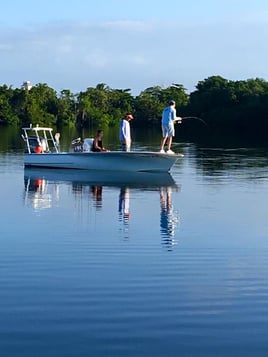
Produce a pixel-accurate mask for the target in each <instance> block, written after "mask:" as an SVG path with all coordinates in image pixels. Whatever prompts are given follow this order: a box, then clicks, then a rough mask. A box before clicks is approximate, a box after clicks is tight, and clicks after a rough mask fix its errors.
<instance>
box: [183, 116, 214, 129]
mask: <svg viewBox="0 0 268 357" xmlns="http://www.w3.org/2000/svg"><path fill="white" fill-rule="evenodd" d="M185 119H196V120H199V121H201V122H202V123H203V124H204V125H206V126H207V127H208V124H207V123H206V122H205V121H204V120H203V119H201V118H199V117H192V116H188V117H181V120H180V119H178V120H176V121H178V122H182V121H183V120H185Z"/></svg>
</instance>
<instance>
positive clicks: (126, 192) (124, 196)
mask: <svg viewBox="0 0 268 357" xmlns="http://www.w3.org/2000/svg"><path fill="white" fill-rule="evenodd" d="M129 200H130V189H129V188H128V187H121V189H120V194H119V208H118V210H119V220H120V221H123V222H125V223H127V222H128V220H129V218H130V211H129Z"/></svg>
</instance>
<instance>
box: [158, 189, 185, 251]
mask: <svg viewBox="0 0 268 357" xmlns="http://www.w3.org/2000/svg"><path fill="white" fill-rule="evenodd" d="M171 195H172V189H171V188H170V187H166V188H163V187H161V188H160V207H161V213H160V228H161V235H162V238H163V244H165V245H167V246H168V247H169V248H171V247H172V246H173V245H175V244H176V243H177V241H176V239H175V230H176V228H178V225H179V220H180V218H179V215H178V213H177V212H175V211H174V209H173V204H172V197H171Z"/></svg>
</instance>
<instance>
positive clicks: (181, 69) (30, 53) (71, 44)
mask: <svg viewBox="0 0 268 357" xmlns="http://www.w3.org/2000/svg"><path fill="white" fill-rule="evenodd" d="M201 21H202V19H201ZM201 21H200V22H199V23H197V22H195V23H189V22H185V23H183V22H182V21H180V22H175V21H174V22H173V23H169V24H166V23H165V24H164V25H163V22H162V21H109V22H84V23H81V24H76V23H72V24H70V23H60V24H49V25H46V26H45V25H43V26H37V25H36V26H33V25H32V27H30V28H25V27H22V28H19V29H16V30H15V29H14V30H10V29H9V30H4V29H3V28H2V29H1V30H0V54H1V61H2V66H1V69H0V75H1V79H2V81H3V83H5V84H8V85H14V86H20V85H21V83H22V82H23V81H24V80H26V79H29V80H31V81H32V83H40V82H41V83H47V84H48V85H50V86H51V87H53V88H55V89H56V90H62V89H63V88H69V89H71V90H72V91H74V92H78V91H81V90H84V89H85V88H87V87H89V86H95V85H96V84H98V83H106V84H108V85H109V86H111V87H113V88H131V89H132V90H133V92H135V93H139V91H141V90H144V89H145V88H147V87H149V86H152V85H169V84H171V83H172V82H176V83H181V84H183V85H184V86H185V87H186V88H188V89H189V90H192V89H193V87H194V86H195V85H196V84H197V82H198V81H199V80H203V79H204V78H205V77H207V76H210V75H217V74H219V75H222V76H224V77H226V78H229V79H240V78H239V77H246V78H249V77H254V76H258V77H259V76H260V77H267V74H268V73H267V69H266V61H265V58H266V57H267V54H268V53H267V50H266V46H265V43H266V38H267V35H268V24H267V22H266V21H265V20H264V19H263V20H262V21H260V22H254V21H253V20H252V19H251V20H250V21H244V22H242V23H239V22H235V23H233V22H231V21H229V22H222V23H217V24H215V23H206V22H205V21H204V22H203V23H202V22H201ZM241 79H243V78H241Z"/></svg>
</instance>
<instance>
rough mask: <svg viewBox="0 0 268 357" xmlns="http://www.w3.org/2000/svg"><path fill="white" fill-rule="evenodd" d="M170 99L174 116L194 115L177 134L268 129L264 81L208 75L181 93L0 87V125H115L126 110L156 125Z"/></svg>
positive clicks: (257, 133) (173, 89) (246, 133)
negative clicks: (174, 110)
mask: <svg viewBox="0 0 268 357" xmlns="http://www.w3.org/2000/svg"><path fill="white" fill-rule="evenodd" d="M170 99H173V100H175V101H176V103H177V112H178V115H181V116H182V117H189V116H191V117H199V118H202V119H203V120H204V121H205V123H206V124H207V125H204V124H203V123H202V122H201V121H195V123H194V121H193V120H189V121H188V120H185V121H183V125H181V130H180V131H181V134H182V135H185V136H191V137H200V135H206V136H207V135H213V136H225V135H228V136H230V135H232V136H234V137H244V138H247V137H253V136H254V137H256V138H258V137H259V138H261V137H263V138H264V137H265V136H266V132H267V131H268V82H266V81H265V80H263V79H259V78H256V79H248V80H244V81H242V80H240V81H231V80H227V79H224V78H222V77H220V76H212V77H209V78H207V79H205V80H202V81H200V82H198V84H197V86H196V90H195V91H193V92H192V93H190V94H187V92H186V89H185V88H184V87H183V86H182V85H181V84H173V85H172V86H170V87H168V88H162V87H160V86H155V87H151V88H147V89H145V90H144V91H142V92H141V93H140V94H139V95H138V96H136V97H134V96H132V95H131V90H130V89H112V88H110V87H109V86H107V85H105V84H103V83H101V84H98V85H97V86H96V87H95V88H93V87H90V88H87V90H86V91H85V92H80V93H78V94H73V93H72V92H71V91H70V90H68V89H65V90H62V91H61V92H60V93H57V92H56V91H55V90H54V89H52V88H50V87H49V86H48V85H47V84H37V85H35V86H33V87H32V88H31V89H30V90H25V89H24V88H16V89H13V88H12V87H9V86H7V85H3V86H0V122H1V124H2V125H19V126H26V125H29V124H30V123H31V124H33V125H34V124H39V125H47V126H48V125H53V126H56V127H58V128H60V127H62V126H65V125H68V126H76V127H78V128H87V127H92V126H94V127H97V126H115V125H118V122H119V119H120V118H121V117H122V116H123V115H124V114H125V112H127V111H131V112H133V113H134V116H135V121H134V122H133V125H135V126H142V127H149V126H158V127H159V125H160V118H161V113H162V110H163V107H165V106H166V105H167V103H168V102H169V100H170Z"/></svg>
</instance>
